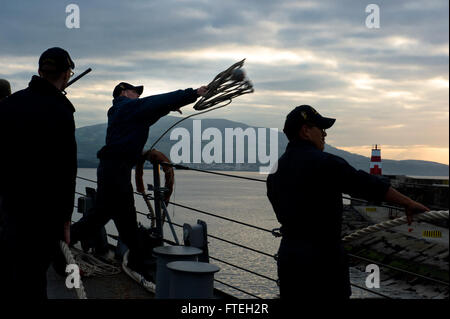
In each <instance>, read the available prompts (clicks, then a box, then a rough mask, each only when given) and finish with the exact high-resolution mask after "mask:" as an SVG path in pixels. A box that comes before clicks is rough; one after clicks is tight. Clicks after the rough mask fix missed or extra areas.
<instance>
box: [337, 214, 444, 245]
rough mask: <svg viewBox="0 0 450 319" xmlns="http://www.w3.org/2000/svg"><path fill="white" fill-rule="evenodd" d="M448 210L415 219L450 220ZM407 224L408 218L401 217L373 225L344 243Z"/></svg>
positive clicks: (358, 231)
mask: <svg viewBox="0 0 450 319" xmlns="http://www.w3.org/2000/svg"><path fill="white" fill-rule="evenodd" d="M448 216H449V215H448V210H447V211H443V210H442V211H428V212H424V213H421V214H418V215H415V216H414V218H415V219H416V220H417V221H433V220H438V219H448ZM406 222H407V219H406V216H403V217H399V218H396V219H393V220H388V221H385V222H382V223H379V224H376V225H372V226H369V227H366V228H363V229H360V230H357V231H356V232H354V233H352V234H350V235H348V236H345V237H344V238H342V241H343V242H348V241H351V240H355V239H357V238H360V237H363V236H365V235H368V234H370V233H374V232H377V231H379V230H383V229H388V228H391V227H394V226H399V225H403V224H405V223H406Z"/></svg>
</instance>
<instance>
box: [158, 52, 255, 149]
mask: <svg viewBox="0 0 450 319" xmlns="http://www.w3.org/2000/svg"><path fill="white" fill-rule="evenodd" d="M244 61H245V59H243V60H242V61H239V62H237V63H235V64H233V65H232V66H230V67H229V68H228V69H226V70H225V71H223V72H220V73H219V74H218V75H216V77H215V78H214V79H213V80H212V81H211V82H210V83H209V84H208V85H207V87H208V91H207V92H206V93H205V95H204V96H202V97H201V98H200V100H199V101H198V102H197V103H195V105H194V109H195V110H197V111H201V110H205V109H209V110H206V111H203V112H198V113H194V114H191V115H189V116H186V117H184V118H182V119H181V120H179V121H177V122H175V124H173V125H172V126H170V127H169V128H168V129H167V130H166V131H164V133H162V134H161V136H160V137H159V138H158V139H157V140H156V141H155V142H154V143H153V144H152V146H151V147H150V150H151V149H153V148H154V147H155V145H156V144H157V143H158V142H159V141H160V140H161V139H162V138H163V136H164V135H166V134H167V132H169V131H170V130H171V129H172V128H173V127H175V126H176V125H178V124H179V123H181V122H183V121H184V120H187V119H188V118H191V117H193V116H197V115H200V114H204V113H207V112H210V111H213V110H217V109H220V108H222V107H225V106H227V105H228V104H230V103H231V101H232V99H234V98H235V97H238V96H239V95H243V94H247V93H253V85H252V83H251V82H250V81H249V80H246V79H245V74H244V71H242V69H241V68H242V66H243V65H244ZM222 102H226V103H225V104H223V105H220V106H217V107H215V108H212V107H213V106H214V105H217V104H219V103H222Z"/></svg>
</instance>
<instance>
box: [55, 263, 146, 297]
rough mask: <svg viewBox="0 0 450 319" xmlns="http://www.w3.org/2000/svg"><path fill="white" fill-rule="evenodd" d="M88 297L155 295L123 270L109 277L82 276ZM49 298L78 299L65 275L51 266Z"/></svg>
mask: <svg viewBox="0 0 450 319" xmlns="http://www.w3.org/2000/svg"><path fill="white" fill-rule="evenodd" d="M81 281H82V282H83V285H84V288H85V291H86V295H87V297H88V299H152V298H154V295H153V294H151V293H150V292H148V291H147V290H145V289H144V288H142V287H141V286H139V284H138V283H137V282H136V281H134V280H133V279H131V278H130V277H128V276H127V274H125V273H124V272H123V271H122V272H121V273H119V274H117V275H114V276H108V277H85V278H81ZM47 294H48V298H49V299H77V295H76V293H75V289H68V288H66V285H65V277H62V276H60V275H58V274H57V273H56V272H55V271H54V270H53V267H52V266H50V268H49V270H48V273H47Z"/></svg>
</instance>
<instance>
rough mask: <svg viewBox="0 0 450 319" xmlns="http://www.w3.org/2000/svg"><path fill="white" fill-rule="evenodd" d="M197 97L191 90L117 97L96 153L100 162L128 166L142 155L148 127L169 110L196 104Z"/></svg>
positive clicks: (110, 110) (109, 111) (109, 112)
mask: <svg viewBox="0 0 450 319" xmlns="http://www.w3.org/2000/svg"><path fill="white" fill-rule="evenodd" d="M197 97H198V95H197V92H196V91H195V90H193V89H186V90H178V91H174V92H170V93H165V94H159V95H153V96H148V97H145V98H139V99H130V98H127V97H125V96H119V97H118V98H115V99H114V100H113V105H112V107H111V108H110V109H109V110H108V128H107V132H106V145H105V146H103V147H102V149H100V151H99V152H98V153H97V157H98V158H100V159H123V160H126V161H130V163H131V167H132V166H133V165H134V164H136V162H137V160H138V159H139V157H140V156H141V155H142V150H143V148H144V146H145V143H146V142H147V139H148V134H149V128H150V126H151V125H153V124H154V123H156V121H158V120H159V119H160V118H161V117H163V116H165V115H167V114H168V113H169V112H170V111H175V110H176V109H178V108H180V107H181V106H183V105H186V104H189V103H192V102H195V101H196V99H197Z"/></svg>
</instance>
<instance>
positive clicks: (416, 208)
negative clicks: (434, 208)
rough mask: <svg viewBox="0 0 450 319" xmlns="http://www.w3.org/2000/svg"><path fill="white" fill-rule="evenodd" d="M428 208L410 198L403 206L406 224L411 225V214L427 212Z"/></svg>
mask: <svg viewBox="0 0 450 319" xmlns="http://www.w3.org/2000/svg"><path fill="white" fill-rule="evenodd" d="M429 210H430V209H429V208H428V207H426V206H425V205H422V204H421V203H419V202H416V201H413V200H411V201H410V202H409V203H408V204H407V205H406V206H405V214H406V219H407V221H408V225H411V223H412V222H413V215H415V214H420V213H423V212H428V211H429Z"/></svg>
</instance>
